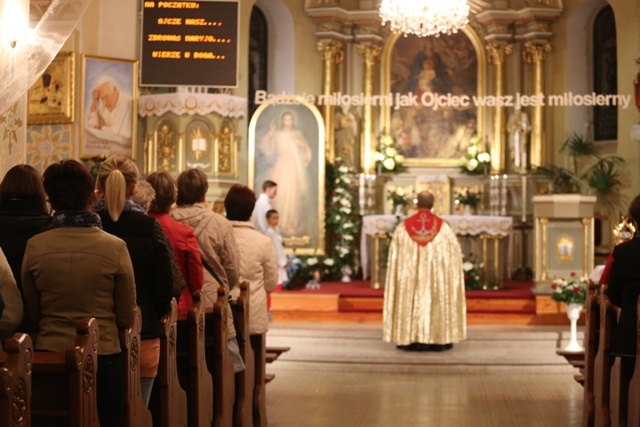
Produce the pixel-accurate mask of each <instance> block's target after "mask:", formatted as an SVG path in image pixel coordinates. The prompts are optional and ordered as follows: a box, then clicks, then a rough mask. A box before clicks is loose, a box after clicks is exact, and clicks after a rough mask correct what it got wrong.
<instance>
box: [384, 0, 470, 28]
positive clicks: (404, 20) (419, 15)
mask: <svg viewBox="0 0 640 427" xmlns="http://www.w3.org/2000/svg"><path fill="white" fill-rule="evenodd" d="M468 16H469V5H467V2H466V0H382V2H381V3H380V18H381V19H382V25H385V24H386V23H387V22H389V25H390V26H391V31H392V32H393V33H403V34H404V35H405V36H407V35H409V34H415V35H417V36H418V37H426V36H439V35H440V34H452V33H457V32H458V30H459V29H460V28H462V27H464V26H465V25H466V24H467V23H468V22H469V18H468Z"/></svg>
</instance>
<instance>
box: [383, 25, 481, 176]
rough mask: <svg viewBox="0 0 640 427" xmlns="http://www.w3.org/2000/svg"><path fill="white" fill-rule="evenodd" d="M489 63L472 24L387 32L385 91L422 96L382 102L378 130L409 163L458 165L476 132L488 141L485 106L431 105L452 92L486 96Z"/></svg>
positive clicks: (394, 94) (399, 94)
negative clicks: (423, 33)
mask: <svg viewBox="0 0 640 427" xmlns="http://www.w3.org/2000/svg"><path fill="white" fill-rule="evenodd" d="M485 64H486V52H485V48H484V46H483V43H482V40H481V39H480V37H479V36H478V35H477V33H476V32H475V31H474V30H473V29H472V28H471V27H470V26H469V25H467V26H465V27H463V28H462V29H461V31H459V32H458V33H456V34H451V35H446V34H445V35H440V37H424V38H419V37H417V36H408V37H403V36H402V35H401V34H396V35H392V36H391V37H389V39H388V41H387V43H386V44H385V46H384V49H383V51H382V56H381V93H382V94H389V93H391V94H392V95H393V97H394V100H395V99H396V97H398V96H399V97H401V98H402V97H404V98H406V99H414V98H415V99H417V100H420V102H419V103H418V104H419V105H416V106H413V105H409V106H403V105H401V104H398V103H397V102H396V101H394V102H396V104H397V105H394V106H390V107H386V108H385V107H381V126H380V133H381V134H384V133H386V134H389V135H391V136H392V137H393V138H394V140H395V141H396V144H397V148H398V151H399V152H400V153H401V154H403V155H404V156H405V162H404V165H405V166H408V167H414V166H415V167H457V166H459V165H460V158H461V157H462V156H464V155H465V154H466V149H467V147H468V144H469V140H470V138H471V136H472V135H473V134H477V135H478V136H479V137H480V138H481V140H482V144H483V145H484V144H486V141H484V139H485V136H486V132H487V130H486V117H487V116H486V114H487V112H486V107H482V106H477V107H476V106H474V105H473V103H471V105H469V106H468V107H464V108H463V107H459V108H458V107H442V108H436V107H434V106H432V105H430V103H431V102H432V101H433V102H435V101H434V100H435V99H436V98H437V97H446V96H448V95H451V94H455V95H464V96H467V97H468V99H473V97H474V96H475V97H478V98H482V97H484V95H485V93H486V65H485ZM423 96H424V101H423V100H422V99H423V98H422V97H423Z"/></svg>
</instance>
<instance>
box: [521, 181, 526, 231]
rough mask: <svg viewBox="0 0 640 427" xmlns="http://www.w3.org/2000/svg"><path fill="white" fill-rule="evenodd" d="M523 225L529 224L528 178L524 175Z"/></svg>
mask: <svg viewBox="0 0 640 427" xmlns="http://www.w3.org/2000/svg"><path fill="white" fill-rule="evenodd" d="M520 179H521V180H522V218H521V219H522V223H523V224H524V223H525V222H527V176H526V175H522V176H521V177H520Z"/></svg>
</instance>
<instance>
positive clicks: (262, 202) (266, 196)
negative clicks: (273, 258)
mask: <svg viewBox="0 0 640 427" xmlns="http://www.w3.org/2000/svg"><path fill="white" fill-rule="evenodd" d="M277 193H278V184H276V183H275V182H273V181H271V180H266V181H265V182H263V183H262V194H260V196H258V200H257V201H256V207H255V208H254V209H253V213H252V214H251V222H252V223H253V228H255V229H256V230H258V231H259V232H261V233H262V234H266V233H267V228H268V227H269V225H268V224H267V212H269V211H270V210H271V209H273V208H272V207H271V200H273V198H274V197H276V194H277Z"/></svg>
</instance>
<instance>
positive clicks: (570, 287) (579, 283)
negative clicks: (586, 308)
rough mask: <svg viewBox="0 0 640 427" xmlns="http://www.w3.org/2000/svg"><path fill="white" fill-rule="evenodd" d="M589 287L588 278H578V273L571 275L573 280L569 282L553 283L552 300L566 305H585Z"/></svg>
mask: <svg viewBox="0 0 640 427" xmlns="http://www.w3.org/2000/svg"><path fill="white" fill-rule="evenodd" d="M588 286H589V279H588V278H587V277H578V276H577V275H576V273H571V280H569V281H568V282H567V281H566V280H565V279H555V280H554V281H553V284H552V285H551V289H553V293H552V294H551V298H553V300H554V301H558V302H563V303H565V304H584V303H585V301H586V300H587V287H588Z"/></svg>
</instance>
